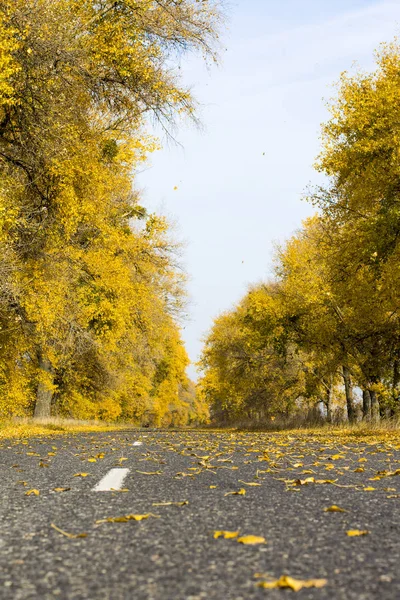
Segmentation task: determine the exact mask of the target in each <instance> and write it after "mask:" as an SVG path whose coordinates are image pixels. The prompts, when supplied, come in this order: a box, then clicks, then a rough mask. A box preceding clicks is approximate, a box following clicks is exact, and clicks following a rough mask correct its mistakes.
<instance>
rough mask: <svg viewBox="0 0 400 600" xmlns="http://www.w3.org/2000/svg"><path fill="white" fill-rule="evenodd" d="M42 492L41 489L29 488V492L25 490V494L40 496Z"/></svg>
mask: <svg viewBox="0 0 400 600" xmlns="http://www.w3.org/2000/svg"><path fill="white" fill-rule="evenodd" d="M39 494H40V492H39V490H35V489H32V490H28V491H27V492H25V496H39Z"/></svg>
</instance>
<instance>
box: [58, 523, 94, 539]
mask: <svg viewBox="0 0 400 600" xmlns="http://www.w3.org/2000/svg"><path fill="white" fill-rule="evenodd" d="M50 527H52V528H53V529H55V530H56V531H58V533H61V534H62V535H65V537H67V538H70V539H76V538H85V537H87V533H68V532H67V531H64V529H60V527H57V525H54V523H51V524H50Z"/></svg>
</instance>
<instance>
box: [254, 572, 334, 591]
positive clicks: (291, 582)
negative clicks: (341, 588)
mask: <svg viewBox="0 0 400 600" xmlns="http://www.w3.org/2000/svg"><path fill="white" fill-rule="evenodd" d="M327 583H328V581H327V580H326V579H308V580H303V579H294V578H293V577H289V576H288V575H282V576H281V577H280V578H279V579H277V580H276V581H260V582H259V583H258V584H257V585H258V587H261V588H264V589H267V590H272V589H275V588H289V589H291V590H293V591H294V592H298V591H299V590H301V589H303V588H313V587H314V588H321V587H324V585H326V584H327Z"/></svg>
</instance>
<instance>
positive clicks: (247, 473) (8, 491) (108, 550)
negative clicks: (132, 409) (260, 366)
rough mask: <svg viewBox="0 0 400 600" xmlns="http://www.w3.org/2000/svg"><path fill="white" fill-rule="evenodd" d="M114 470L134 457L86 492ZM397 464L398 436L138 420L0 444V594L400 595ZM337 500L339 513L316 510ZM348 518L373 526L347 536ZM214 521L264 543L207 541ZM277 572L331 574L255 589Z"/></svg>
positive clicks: (79, 599) (90, 599) (225, 598)
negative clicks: (120, 428)
mask: <svg viewBox="0 0 400 600" xmlns="http://www.w3.org/2000/svg"><path fill="white" fill-rule="evenodd" d="M135 442H141V443H142V445H139V446H138V445H133V444H134V443H135ZM119 467H123V468H127V469H129V473H128V475H127V477H126V479H125V481H124V483H123V489H122V491H118V492H116V491H105V492H95V491H92V488H93V487H94V486H95V485H96V484H97V483H98V482H99V481H100V480H101V479H102V478H103V477H104V476H105V475H106V474H107V473H108V471H109V470H110V469H112V468H119ZM397 469H399V473H396V471H397ZM82 474H87V475H86V476H82ZM399 474H400V438H399V436H398V434H391V435H390V436H387V437H385V438H384V439H383V438H374V437H372V436H370V437H365V438H363V437H351V436H337V437H332V436H331V437H329V435H325V436H323V435H321V436H318V435H314V434H309V433H307V432H306V433H302V434H298V435H297V434H290V433H287V434H269V433H232V432H210V431H154V430H143V429H142V430H130V431H124V432H112V433H90V434H75V435H65V436H53V437H41V438H34V439H29V440H3V441H2V443H1V445H0V485H1V495H0V510H1V524H0V598H1V599H2V600H27V599H34V598H35V599H36V598H40V599H43V600H50V599H53V598H60V599H68V600H83V599H85V600H86V599H87V600H106V599H107V600H108V599H109V600H125V599H126V600H129V599H134V600H142V599H143V600H200V599H215V600H230V599H232V600H245V599H246V600H247V599H248V598H249V599H254V600H259V599H260V600H261V599H264V598H268V599H271V600H275V599H283V598H287V597H291V595H292V594H294V595H295V597H296V598H299V599H300V600H302V599H306V598H307V599H308V598H309V599H317V598H318V599H341V600H352V599H354V600H372V599H376V598H379V600H389V599H393V600H395V599H400V573H399V558H400V518H399V502H400V476H399ZM249 484H258V485H249ZM56 488H64V489H65V488H66V490H65V491H54V490H55V489H56ZM243 489H244V490H245V494H244V495H233V494H231V495H225V494H228V493H229V492H238V491H240V490H243ZM30 490H36V491H37V492H39V494H38V495H36V494H35V492H31V493H30V494H29V495H27V492H29V491H30ZM37 492H36V493H37ZM184 501H187V502H188V504H184V505H183V506H175V505H168V506H154V504H157V503H165V502H184ZM332 505H336V506H339V507H341V508H343V509H344V510H346V512H325V511H324V508H327V507H329V506H332ZM149 513H151V515H155V516H150V517H148V518H147V519H144V520H142V521H140V522H137V521H134V520H129V521H128V522H104V523H96V521H98V520H103V519H107V518H109V517H113V518H114V517H121V516H124V515H131V514H136V515H137V514H141V515H143V514H146V515H147V514H149ZM51 524H54V525H56V527H58V528H59V529H61V530H62V531H63V532H64V533H61V532H59V531H57V530H55V529H53V528H52V526H51ZM354 529H356V530H361V531H368V534H366V535H362V536H356V537H349V536H348V535H347V534H346V532H347V531H348V530H354ZM217 530H227V531H240V535H256V536H262V537H264V538H265V540H266V542H265V543H262V544H257V545H244V544H241V543H238V542H237V540H236V539H235V538H233V539H223V538H218V539H215V538H214V532H215V531H217ZM65 533H67V534H72V535H76V534H82V533H85V534H86V537H77V538H73V537H67V536H66V535H65ZM255 575H262V577H255ZM281 575H289V576H291V577H294V578H296V579H300V580H310V579H316V578H317V579H321V578H322V579H326V580H327V581H326V585H324V587H321V588H318V589H316V588H304V589H302V590H300V591H299V592H293V591H292V590H290V589H262V588H260V587H258V585H257V583H258V582H259V581H268V582H269V581H274V580H277V579H279V577H281Z"/></svg>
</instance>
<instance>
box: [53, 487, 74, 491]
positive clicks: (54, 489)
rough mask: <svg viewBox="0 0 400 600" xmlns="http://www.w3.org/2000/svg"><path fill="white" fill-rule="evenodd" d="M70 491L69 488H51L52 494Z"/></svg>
mask: <svg viewBox="0 0 400 600" xmlns="http://www.w3.org/2000/svg"><path fill="white" fill-rule="evenodd" d="M70 489H71V488H69V487H66V488H64V487H56V488H53V492H69V490H70Z"/></svg>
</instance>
